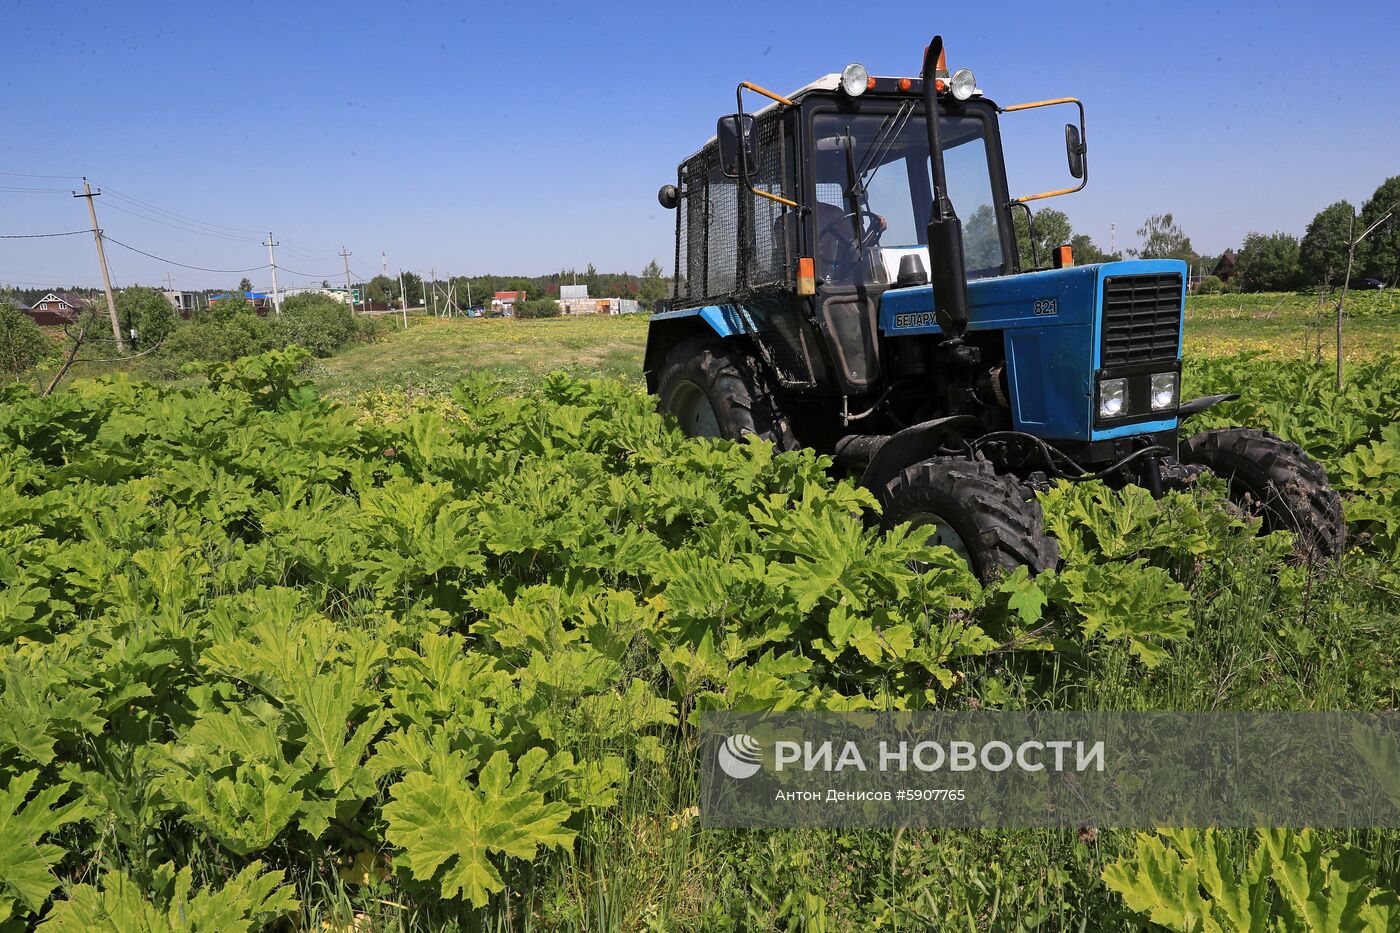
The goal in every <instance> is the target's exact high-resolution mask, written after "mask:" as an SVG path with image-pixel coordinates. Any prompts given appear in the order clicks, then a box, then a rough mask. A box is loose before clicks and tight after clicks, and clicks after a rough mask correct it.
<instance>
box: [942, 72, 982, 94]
mask: <svg viewBox="0 0 1400 933" xmlns="http://www.w3.org/2000/svg"><path fill="white" fill-rule="evenodd" d="M948 89H949V90H950V91H952V92H953V96H954V97H956V98H957V99H958V100H967V99H968V98H969V97H971V96H972V92H973V91H975V90H977V79H976V78H975V77H974V76H973V74H972V72H970V71H968V70H967V69H966V68H959V69H958V70H957V71H955V72H953V77H952V78H950V79H949V80H948Z"/></svg>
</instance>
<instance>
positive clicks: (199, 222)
mask: <svg viewBox="0 0 1400 933" xmlns="http://www.w3.org/2000/svg"><path fill="white" fill-rule="evenodd" d="M103 190H105V191H107V192H108V193H110V194H113V195H116V196H117V197H118V198H119V199H121V200H122V201H126V202H128V203H130V204H134V205H136V206H138V207H144V208H145V209H146V210H148V211H155V212H156V213H157V214H163V215H165V216H166V217H171V218H174V219H175V220H182V221H184V222H185V223H188V224H194V225H195V226H199V227H207V228H209V229H211V230H225V231H230V232H233V233H248V234H252V235H254V236H258V237H261V236H262V234H261V233H260V232H259V231H257V230H250V229H249V228H247V227H234V226H232V225H230V224H216V223H213V222H211V221H207V220H200V219H199V218H197V217H190V216H188V215H186V214H181V213H178V212H176V211H172V210H167V209H166V208H163V207H159V206H157V205H155V204H151V203H150V202H148V201H142V200H141V199H140V198H134V197H132V196H131V195H129V194H125V193H124V192H121V191H118V190H116V189H115V188H113V187H112V186H111V185H104V186H103Z"/></svg>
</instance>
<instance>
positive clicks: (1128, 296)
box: [1099, 272, 1181, 369]
mask: <svg viewBox="0 0 1400 933" xmlns="http://www.w3.org/2000/svg"><path fill="white" fill-rule="evenodd" d="M1180 345H1181V274H1180V273H1178V272H1169V273H1165V274H1163V275H1114V276H1109V277H1108V278H1106V279H1104V282H1103V344H1102V345H1101V347H1100V353H1099V357H1100V362H1099V365H1100V366H1101V367H1103V368H1104V369H1108V368H1110V367H1114V366H1130V365H1133V364H1135V363H1152V362H1156V361H1158V360H1175V359H1176V355H1177V348H1178V347H1179V346H1180Z"/></svg>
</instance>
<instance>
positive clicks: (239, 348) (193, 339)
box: [156, 298, 278, 373]
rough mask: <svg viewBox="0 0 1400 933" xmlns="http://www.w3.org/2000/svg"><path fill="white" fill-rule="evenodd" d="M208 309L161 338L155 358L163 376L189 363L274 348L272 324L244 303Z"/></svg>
mask: <svg viewBox="0 0 1400 933" xmlns="http://www.w3.org/2000/svg"><path fill="white" fill-rule="evenodd" d="M225 305H228V307H224V306H225ZM212 307H213V310H211V311H207V312H201V313H199V314H196V315H195V316H194V317H192V318H190V319H189V320H187V321H180V322H179V323H177V324H176V325H175V327H174V328H173V329H172V330H171V331H170V335H169V336H168V337H166V338H165V342H164V343H162V344H161V348H160V350H159V351H158V352H157V354H156V356H157V359H158V364H159V365H161V366H163V368H164V369H165V371H166V372H167V373H174V372H177V371H178V370H179V368H180V367H181V366H182V365H184V364H186V363H190V362H197V361H204V362H214V361H225V360H235V359H238V358H239V357H243V356H251V355H253V354H256V353H262V352H264V351H266V350H271V349H272V348H273V347H275V346H277V344H278V340H277V334H276V332H275V330H274V329H273V326H272V324H271V323H269V322H268V320H267V319H266V318H264V317H263V316H261V315H260V314H258V313H256V312H255V311H253V309H252V306H251V305H249V304H248V302H247V301H239V300H237V299H235V298H226V299H224V300H223V301H218V302H215V303H214V305H213V306H212Z"/></svg>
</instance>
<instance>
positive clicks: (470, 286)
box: [467, 277, 472, 317]
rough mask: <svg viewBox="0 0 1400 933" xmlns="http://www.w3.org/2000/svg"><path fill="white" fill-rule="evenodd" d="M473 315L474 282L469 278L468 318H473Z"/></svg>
mask: <svg viewBox="0 0 1400 933" xmlns="http://www.w3.org/2000/svg"><path fill="white" fill-rule="evenodd" d="M471 313H472V280H471V278H470V277H469V278H468V279H467V316H468V317H470V316H471Z"/></svg>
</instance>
